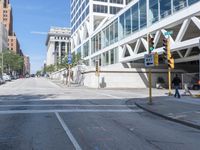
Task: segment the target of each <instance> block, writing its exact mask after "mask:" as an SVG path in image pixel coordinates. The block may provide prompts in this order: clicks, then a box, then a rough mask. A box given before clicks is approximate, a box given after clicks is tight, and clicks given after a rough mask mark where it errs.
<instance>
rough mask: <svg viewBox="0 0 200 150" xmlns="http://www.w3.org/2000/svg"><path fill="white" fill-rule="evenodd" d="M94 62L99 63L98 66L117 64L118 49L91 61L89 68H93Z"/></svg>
mask: <svg viewBox="0 0 200 150" xmlns="http://www.w3.org/2000/svg"><path fill="white" fill-rule="evenodd" d="M96 61H99V65H100V66H107V65H112V64H116V63H118V62H119V58H118V48H114V49H111V50H109V51H107V52H104V53H102V54H100V55H98V56H96V57H94V58H92V59H91V63H92V64H91V66H95V63H96Z"/></svg>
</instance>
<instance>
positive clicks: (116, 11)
mask: <svg viewBox="0 0 200 150" xmlns="http://www.w3.org/2000/svg"><path fill="white" fill-rule="evenodd" d="M121 9H122V8H120V7H113V6H111V7H110V14H117V13H118V12H119V11H120V10H121Z"/></svg>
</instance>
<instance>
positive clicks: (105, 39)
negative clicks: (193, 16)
mask: <svg viewBox="0 0 200 150" xmlns="http://www.w3.org/2000/svg"><path fill="white" fill-rule="evenodd" d="M199 1H200V0H173V1H169V0H152V3H150V4H149V10H148V11H149V12H148V14H149V16H148V19H147V9H146V8H147V0H139V1H138V2H137V3H135V4H134V5H133V6H132V7H131V8H129V9H128V10H127V11H126V12H125V13H123V14H122V15H120V16H119V18H118V19H116V20H115V21H113V22H112V23H111V24H110V25H108V26H107V27H105V28H104V29H103V30H102V31H100V32H99V33H97V34H96V35H95V36H93V37H92V39H91V44H90V43H89V42H87V43H85V44H84V46H83V54H82V57H83V58H84V57H87V56H89V55H90V54H89V48H91V54H93V53H95V52H97V51H99V50H101V49H103V48H105V47H108V46H109V45H111V44H113V43H116V42H117V41H118V40H119V39H122V38H125V37H127V36H129V35H130V34H133V33H134V32H136V31H138V30H140V29H141V28H144V27H146V26H147V24H148V25H151V24H153V23H155V22H156V21H159V20H161V19H162V18H165V17H167V16H168V15H170V14H173V13H175V12H177V11H178V10H181V9H183V8H185V7H187V6H189V5H192V4H194V3H196V2H199ZM169 12H170V13H169ZM163 14H164V15H163ZM90 45H91V47H90ZM80 49H81V48H80ZM109 53H111V52H109ZM104 55H105V58H108V57H107V55H111V54H106V53H105V54H102V55H99V56H97V57H95V58H93V61H94V60H100V62H102V63H103V64H107V63H105V61H103V60H105V59H104V57H103V56H104ZM109 58H110V56H109ZM109 61H110V60H109ZM106 62H108V61H106ZM109 64H110V63H109Z"/></svg>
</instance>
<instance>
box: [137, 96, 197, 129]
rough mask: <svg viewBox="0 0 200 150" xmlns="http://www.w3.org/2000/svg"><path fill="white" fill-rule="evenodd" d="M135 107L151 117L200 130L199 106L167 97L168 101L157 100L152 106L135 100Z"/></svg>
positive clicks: (144, 101)
mask: <svg viewBox="0 0 200 150" xmlns="http://www.w3.org/2000/svg"><path fill="white" fill-rule="evenodd" d="M135 105H136V106H137V107H139V108H140V109H143V110H145V111H147V112H149V113H151V114H153V115H156V116H159V117H161V118H164V119H166V120H169V121H173V122H175V123H179V124H182V125H185V126H189V127H192V128H195V129H200V116H199V115H198V114H200V111H199V110H200V105H196V104H191V103H187V102H186V101H184V100H183V101H181V100H179V101H178V100H175V99H174V98H172V97H169V98H168V100H165V101H164V100H162V98H161V97H160V98H157V99H156V100H153V102H152V104H149V103H148V99H146V100H137V101H135Z"/></svg>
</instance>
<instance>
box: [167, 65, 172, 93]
mask: <svg viewBox="0 0 200 150" xmlns="http://www.w3.org/2000/svg"><path fill="white" fill-rule="evenodd" d="M168 81H169V96H171V95H172V86H171V68H170V67H169V68H168Z"/></svg>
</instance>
